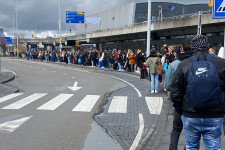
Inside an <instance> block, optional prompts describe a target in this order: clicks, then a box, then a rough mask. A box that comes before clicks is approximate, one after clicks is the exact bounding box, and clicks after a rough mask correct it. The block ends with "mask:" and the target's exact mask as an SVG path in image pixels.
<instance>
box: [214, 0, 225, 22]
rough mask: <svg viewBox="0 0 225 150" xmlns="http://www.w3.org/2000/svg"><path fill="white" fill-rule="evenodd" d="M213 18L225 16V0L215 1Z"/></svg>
mask: <svg viewBox="0 0 225 150" xmlns="http://www.w3.org/2000/svg"><path fill="white" fill-rule="evenodd" d="M212 18H213V19H223V18H225V0H214V1H213V16H212Z"/></svg>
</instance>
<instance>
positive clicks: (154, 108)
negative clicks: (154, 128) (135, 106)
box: [145, 97, 163, 115]
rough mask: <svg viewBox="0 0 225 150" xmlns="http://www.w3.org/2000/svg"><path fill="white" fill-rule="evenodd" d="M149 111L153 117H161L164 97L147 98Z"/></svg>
mask: <svg viewBox="0 0 225 150" xmlns="http://www.w3.org/2000/svg"><path fill="white" fill-rule="evenodd" d="M145 100H146V103H147V106H148V109H149V112H150V114H152V115H160V113H161V111H162V105H163V98H162V97H145Z"/></svg>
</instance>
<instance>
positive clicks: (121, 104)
mask: <svg viewBox="0 0 225 150" xmlns="http://www.w3.org/2000/svg"><path fill="white" fill-rule="evenodd" d="M47 94H48V93H34V94H32V95H30V96H27V97H25V98H22V99H20V100H18V101H16V102H14V103H12V104H9V105H8V106H5V107H3V108H1V109H2V110H18V109H22V108H23V107H25V106H27V105H29V104H31V103H32V102H35V101H37V100H39V99H41V98H43V97H44V96H46V95H47ZM23 95H24V93H13V94H10V95H6V96H4V97H1V98H0V103H3V102H6V101H9V100H11V99H14V98H17V97H21V96H23ZM73 96H74V94H59V95H58V96H56V97H55V98H53V99H51V100H49V101H48V102H46V103H45V104H43V105H41V106H40V107H38V108H37V110H42V111H53V110H56V109H57V108H58V107H60V106H61V105H63V104H64V103H65V102H66V101H68V100H69V99H71V98H72V97H73ZM99 98H100V95H86V96H85V97H84V98H83V99H82V100H81V101H80V103H78V104H77V105H76V106H75V108H74V109H73V110H72V112H91V110H92V109H93V107H94V106H95V104H96V102H97V101H98V100H99ZM145 101H146V104H147V107H148V109H149V112H150V114H153V115H160V113H161V110H162V105H163V98H162V97H145ZM127 103H128V96H114V97H113V99H112V101H111V102H110V104H109V108H108V113H122V114H124V113H127ZM31 118H32V116H28V117H25V116H24V117H23V118H17V119H15V120H10V121H8V122H4V123H1V124H0V133H12V132H14V131H15V130H16V129H17V128H19V127H20V126H22V125H23V124H24V123H25V122H27V121H28V120H29V119H31Z"/></svg>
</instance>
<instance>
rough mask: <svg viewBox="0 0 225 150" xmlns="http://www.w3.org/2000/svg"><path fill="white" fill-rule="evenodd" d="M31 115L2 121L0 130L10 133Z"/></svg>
mask: <svg viewBox="0 0 225 150" xmlns="http://www.w3.org/2000/svg"><path fill="white" fill-rule="evenodd" d="M31 117H32V116H30V117H25V118H21V119H17V120H13V121H9V122H5V123H2V124H0V132H1V133H12V132H13V131H15V130H16V129H17V128H18V127H20V126H21V125H22V124H24V123H25V122H26V121H27V120H29V119H30V118H31Z"/></svg>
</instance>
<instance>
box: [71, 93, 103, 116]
mask: <svg viewBox="0 0 225 150" xmlns="http://www.w3.org/2000/svg"><path fill="white" fill-rule="evenodd" d="M99 98H100V95H87V96H86V97H85V98H84V99H83V100H82V101H81V102H80V103H79V104H78V105H77V106H76V107H75V108H74V109H73V111H80V112H91V110H92V108H93V107H94V105H95V103H96V102H97V101H98V99H99Z"/></svg>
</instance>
